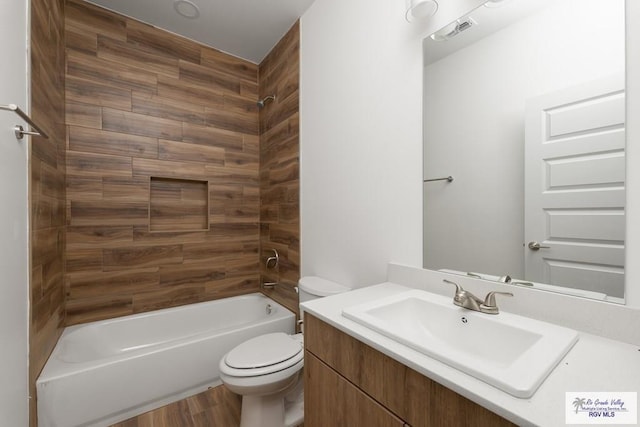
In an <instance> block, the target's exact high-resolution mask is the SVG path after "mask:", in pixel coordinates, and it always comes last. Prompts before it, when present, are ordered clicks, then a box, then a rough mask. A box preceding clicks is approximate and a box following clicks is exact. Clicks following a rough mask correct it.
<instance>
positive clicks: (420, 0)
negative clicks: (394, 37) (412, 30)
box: [405, 0, 438, 22]
mask: <svg viewBox="0 0 640 427" xmlns="http://www.w3.org/2000/svg"><path fill="white" fill-rule="evenodd" d="M406 5H407V13H406V14H405V18H406V19H407V21H408V22H413V21H414V20H416V19H426V18H429V17H431V16H433V15H434V14H435V13H436V11H437V10H438V2H437V1H436V0H406Z"/></svg>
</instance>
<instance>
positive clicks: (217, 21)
mask: <svg viewBox="0 0 640 427" xmlns="http://www.w3.org/2000/svg"><path fill="white" fill-rule="evenodd" d="M88 1H89V2H90V3H93V4H96V5H98V6H102V7H104V8H107V9H109V10H112V11H114V12H118V13H120V14H123V15H126V16H129V17H132V18H135V19H137V20H139V21H142V22H145V23H147V24H151V25H153V26H155V27H158V28H162V29H164V30H167V31H170V32H172V33H176V34H179V35H181V36H184V37H187V38H189V39H192V40H195V41H198V42H200V43H203V44H206V45H208V46H211V47H214V48H216V49H218V50H221V51H224V52H227V53H230V54H231V55H234V56H237V57H240V58H243V59H246V60H249V61H251V62H253V63H256V64H259V63H260V62H261V61H262V59H263V58H264V57H265V56H266V55H267V54H268V53H269V52H270V51H271V49H272V48H273V47H274V46H275V45H276V43H277V42H278V41H279V40H280V39H281V38H282V36H284V35H285V33H286V32H287V30H289V28H291V26H292V25H293V24H294V23H295V22H296V20H297V19H298V18H300V16H301V15H302V14H303V13H304V12H305V11H306V10H307V8H309V6H310V5H311V3H313V0H188V1H185V0H133V1H132V0H88ZM176 2H178V3H179V4H178V5H177V7H178V8H179V9H183V10H185V11H186V12H187V13H191V12H194V9H193V8H192V7H191V6H190V5H189V4H188V3H193V4H194V5H196V6H197V8H198V9H199V16H198V17H196V18H193V19H191V18H186V17H184V16H181V15H180V14H178V13H177V12H176V9H175V8H174V4H175V3H176Z"/></svg>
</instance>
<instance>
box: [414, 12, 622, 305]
mask: <svg viewBox="0 0 640 427" xmlns="http://www.w3.org/2000/svg"><path fill="white" fill-rule="evenodd" d="M495 5H496V6H497V5H500V7H487V6H481V7H479V8H478V9H476V10H474V11H472V12H471V13H470V14H468V15H466V16H464V17H461V18H460V19H458V20H457V21H456V22H454V23H451V24H450V25H448V26H446V27H445V28H443V29H442V30H440V31H438V32H436V33H435V34H434V35H433V36H431V37H428V38H427V39H425V41H424V65H425V68H424V177H423V178H424V180H425V182H424V184H423V189H424V267H425V268H429V269H434V270H446V271H449V272H455V273H459V274H470V275H472V276H480V277H481V278H484V279H488V280H501V281H510V282H511V283H513V284H514V285H515V286H527V287H534V288H539V289H543V290H552V291H558V292H565V293H568V294H571V295H576V296H584V297H590V298H597V299H601V300H607V301H613V302H621V303H622V302H624V286H625V281H624V245H625V227H624V223H625V216H624V209H625V87H624V80H625V79H624V69H625V46H624V44H625V43H624V39H625V28H624V7H625V5H624V0H609V1H607V2H602V1H595V0H548V1H545V0H510V1H507V2H500V3H495ZM449 176H452V177H453V180H452V181H449V180H446V179H445V180H434V179H437V178H442V177H449Z"/></svg>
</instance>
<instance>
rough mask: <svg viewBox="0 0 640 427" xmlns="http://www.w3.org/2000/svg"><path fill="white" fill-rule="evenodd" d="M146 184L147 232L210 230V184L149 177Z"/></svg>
mask: <svg viewBox="0 0 640 427" xmlns="http://www.w3.org/2000/svg"><path fill="white" fill-rule="evenodd" d="M150 181H151V182H150V184H149V189H150V190H149V193H150V194H149V231H150V232H176V231H177V232H180V231H207V230H209V183H208V182H207V181H196V180H190V179H175V178H161V177H155V176H152V177H151V179H150Z"/></svg>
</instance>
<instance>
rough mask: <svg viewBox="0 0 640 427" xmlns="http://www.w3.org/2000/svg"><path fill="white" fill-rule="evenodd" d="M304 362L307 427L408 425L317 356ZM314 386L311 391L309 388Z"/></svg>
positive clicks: (309, 354)
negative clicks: (308, 385)
mask: <svg viewBox="0 0 640 427" xmlns="http://www.w3.org/2000/svg"><path fill="white" fill-rule="evenodd" d="M304 357H305V359H304V381H305V390H304V408H305V409H304V425H305V427H327V426H348V427H402V426H405V423H404V422H403V421H402V420H401V419H400V418H398V417H396V416H395V415H393V414H392V413H391V412H389V411H388V410H387V409H386V408H385V407H384V406H382V405H380V404H379V403H378V402H376V401H375V400H373V399H372V398H370V397H369V396H367V395H366V394H364V393H363V392H362V391H361V390H360V389H359V388H357V387H356V386H354V385H353V384H351V383H350V382H349V381H347V380H346V379H344V378H343V377H342V376H340V375H338V373H336V371H334V370H333V369H331V368H330V367H328V366H327V365H325V364H324V363H322V361H321V360H320V359H318V358H317V357H315V356H314V355H313V354H311V353H309V352H306V353H305V356H304ZM307 384H310V385H312V386H311V387H307V386H306V385H307Z"/></svg>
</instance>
